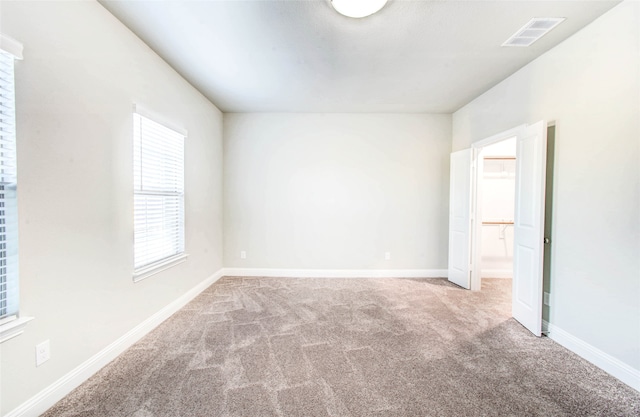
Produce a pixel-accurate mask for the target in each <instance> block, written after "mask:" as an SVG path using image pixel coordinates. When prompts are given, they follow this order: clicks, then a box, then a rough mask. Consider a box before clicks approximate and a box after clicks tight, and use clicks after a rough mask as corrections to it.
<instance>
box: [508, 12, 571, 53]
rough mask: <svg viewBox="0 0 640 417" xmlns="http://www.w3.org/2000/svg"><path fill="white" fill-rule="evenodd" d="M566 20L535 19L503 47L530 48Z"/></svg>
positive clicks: (551, 18) (556, 18) (558, 18)
mask: <svg viewBox="0 0 640 417" xmlns="http://www.w3.org/2000/svg"><path fill="white" fill-rule="evenodd" d="M564 20H565V18H564V17H534V18H533V19H531V20H529V22H528V23H527V24H526V25H524V26H523V27H521V28H520V30H518V31H517V32H516V33H514V34H513V35H512V36H511V37H510V38H509V39H507V41H506V42H505V43H503V44H502V46H529V45H531V44H533V43H534V42H535V41H537V40H538V39H540V38H541V37H543V36H544V35H546V34H547V33H548V32H549V31H550V30H551V29H553V28H554V27H556V26H558V25H559V24H560V23H562V22H563V21H564Z"/></svg>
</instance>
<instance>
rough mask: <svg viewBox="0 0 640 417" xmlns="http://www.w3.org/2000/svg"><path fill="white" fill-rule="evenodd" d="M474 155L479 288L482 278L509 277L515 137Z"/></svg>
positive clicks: (510, 277) (511, 259) (511, 269)
mask: <svg viewBox="0 0 640 417" xmlns="http://www.w3.org/2000/svg"><path fill="white" fill-rule="evenodd" d="M478 158H479V162H478V164H479V165H480V169H479V171H478V178H477V181H478V185H477V199H478V203H477V204H478V209H477V216H478V217H477V218H478V219H479V221H478V223H479V227H478V228H477V232H478V235H479V236H478V241H479V243H478V251H479V257H480V264H479V268H478V272H479V276H478V279H479V281H480V282H478V284H477V285H478V287H480V288H481V287H482V279H483V278H508V279H512V278H513V243H514V241H513V238H514V233H513V225H514V213H515V190H516V138H515V137H511V138H508V139H504V140H502V141H500V142H496V143H494V144H492V145H487V146H485V147H483V148H482V149H481V150H480V152H479V156H478Z"/></svg>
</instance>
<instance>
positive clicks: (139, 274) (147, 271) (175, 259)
mask: <svg viewBox="0 0 640 417" xmlns="http://www.w3.org/2000/svg"><path fill="white" fill-rule="evenodd" d="M188 257H189V255H188V254H186V253H181V254H180V255H176V256H172V257H171V258H167V259H163V260H162V261H160V262H158V263H155V264H151V265H149V266H145V267H144V268H140V269H138V270H137V271H134V273H133V282H138V281H142V280H143V279H145V278H149V277H150V276H152V275H155V274H157V273H159V272H162V271H164V270H167V269H169V268H172V267H174V266H176V265H178V264H181V263H183V262H185V261H186V260H187V258H188Z"/></svg>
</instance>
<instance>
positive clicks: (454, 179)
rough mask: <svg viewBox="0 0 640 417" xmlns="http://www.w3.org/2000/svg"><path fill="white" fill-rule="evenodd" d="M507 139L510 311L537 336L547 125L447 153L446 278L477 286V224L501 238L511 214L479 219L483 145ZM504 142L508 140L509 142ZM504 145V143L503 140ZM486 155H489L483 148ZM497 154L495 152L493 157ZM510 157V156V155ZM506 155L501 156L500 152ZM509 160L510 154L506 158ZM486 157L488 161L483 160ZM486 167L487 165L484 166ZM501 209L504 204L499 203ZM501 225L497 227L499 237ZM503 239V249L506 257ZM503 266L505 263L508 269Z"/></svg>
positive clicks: (479, 256) (479, 257) (504, 170)
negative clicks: (511, 146) (511, 148)
mask: <svg viewBox="0 0 640 417" xmlns="http://www.w3.org/2000/svg"><path fill="white" fill-rule="evenodd" d="M508 139H513V140H515V154H516V155H515V160H513V162H514V163H515V168H514V171H515V172H514V183H515V191H514V201H515V203H514V205H513V222H512V223H513V252H512V257H513V266H512V268H511V269H512V271H513V279H512V316H513V317H514V318H515V319H516V320H517V321H519V322H520V323H521V324H522V325H523V326H524V327H526V328H527V329H528V330H529V331H531V332H532V333H533V334H535V335H536V336H540V335H541V330H542V298H543V297H542V291H543V240H544V217H545V176H546V163H547V158H546V153H547V148H546V145H547V124H546V122H545V121H540V122H538V123H534V124H532V125H522V126H519V127H517V128H514V129H511V130H509V131H506V132H503V133H500V134H498V135H495V136H492V137H490V138H487V139H484V140H481V141H479V142H476V143H474V145H473V147H472V148H469V149H464V150H461V151H457V152H454V153H452V154H451V177H450V201H449V270H448V272H449V275H448V277H449V280H450V281H451V282H453V283H454V284H457V285H459V286H461V287H463V288H466V289H471V290H479V289H480V288H481V279H482V270H483V268H482V254H483V250H482V247H483V245H482V243H483V242H482V236H483V233H482V232H483V230H482V228H483V227H485V226H498V227H504V234H503V236H504V238H505V239H499V240H506V238H507V227H509V225H508V223H511V218H510V213H509V212H508V211H504V212H502V213H497V215H498V216H499V219H494V220H496V221H494V222H491V221H490V220H489V219H487V220H486V223H490V222H491V223H498V224H497V225H491V224H483V223H485V221H483V215H482V206H483V200H482V198H481V196H482V194H483V186H485V184H484V181H483V180H484V158H482V157H481V154H483V151H485V149H484V148H488V147H489V146H490V145H494V144H496V143H498V142H504V141H506V140H508ZM508 143H509V142H507V144H508ZM507 144H505V145H504V146H505V147H507V146H508V145H507ZM489 149H490V148H489ZM485 155H486V156H489V155H488V154H487V153H486V151H485ZM499 156H500V155H496V156H495V158H496V159H495V160H498V159H497V158H498V157H499ZM509 157H510V158H512V156H509ZM505 158H506V156H505ZM511 160H512V159H511ZM488 161H489V160H488ZM498 168H499V172H497V173H495V174H496V175H499V176H503V175H504V176H505V178H508V177H509V170H510V167H509V166H508V164H507V163H506V159H505V162H504V163H501V164H496V166H495V167H494V168H491V169H496V170H497V169H498ZM488 169H489V167H488ZM503 208H504V207H503ZM486 234H488V233H486ZM499 236H500V230H498V237H499ZM505 243H506V249H505V250H504V252H503V253H505V254H506V255H507V256H506V257H507V258H508V257H509V255H510V254H509V252H508V249H509V247H510V245H509V243H508V242H504V243H503V247H504V246H505ZM507 270H508V268H507Z"/></svg>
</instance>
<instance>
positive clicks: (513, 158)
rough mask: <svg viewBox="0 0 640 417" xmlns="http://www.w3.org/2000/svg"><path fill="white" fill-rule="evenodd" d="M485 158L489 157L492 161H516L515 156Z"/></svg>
mask: <svg viewBox="0 0 640 417" xmlns="http://www.w3.org/2000/svg"><path fill="white" fill-rule="evenodd" d="M484 159H489V160H492V161H515V160H516V157H515V156H485V157H484Z"/></svg>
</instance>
